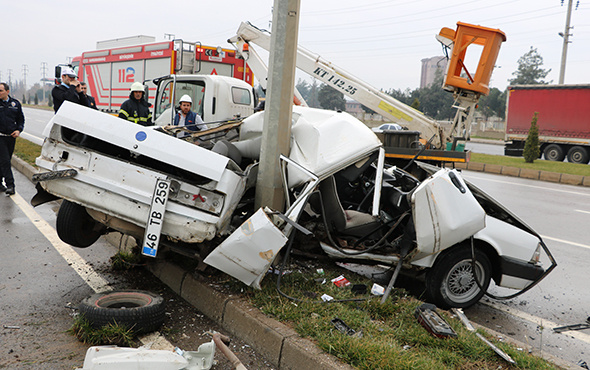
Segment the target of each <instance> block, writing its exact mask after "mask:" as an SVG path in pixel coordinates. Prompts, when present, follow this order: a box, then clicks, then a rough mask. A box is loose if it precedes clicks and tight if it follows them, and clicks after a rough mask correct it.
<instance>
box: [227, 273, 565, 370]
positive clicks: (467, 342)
mask: <svg viewBox="0 0 590 370" xmlns="http://www.w3.org/2000/svg"><path fill="white" fill-rule="evenodd" d="M324 270H325V271H326V272H325V275H318V274H317V273H315V271H313V269H305V268H299V269H296V270H295V269H294V271H293V272H292V273H291V274H288V275H285V276H284V277H283V282H282V286H281V289H282V290H283V292H284V293H285V294H286V295H289V296H292V297H295V298H297V299H299V301H291V300H289V299H287V298H285V297H283V296H281V295H279V294H278V293H277V291H276V282H275V279H276V275H271V276H267V277H266V279H265V280H263V284H262V287H263V289H262V290H261V291H258V290H254V289H247V290H246V295H247V297H248V299H249V300H250V302H251V303H252V304H253V305H255V306H256V307H258V308H259V309H260V310H261V311H262V312H264V313H265V314H266V315H269V316H271V317H274V318H276V319H277V320H279V321H281V322H283V323H287V324H288V325H289V326H291V327H292V328H293V329H294V330H296V331H297V333H298V334H300V335H301V336H303V337H306V338H309V339H312V340H313V341H315V342H316V344H317V345H318V346H319V347H320V348H321V349H322V350H324V351H325V352H326V353H330V354H332V355H334V356H336V357H338V358H339V359H341V360H342V361H344V362H346V363H348V364H350V365H352V366H353V367H355V368H357V369H367V370H368V369H498V368H503V369H510V368H526V369H554V368H556V367H555V366H553V365H552V364H550V363H548V362H546V361H544V360H543V359H541V358H538V357H535V356H532V355H530V354H528V353H526V351H522V350H520V351H519V350H517V349H516V348H515V347H514V346H511V345H509V344H506V343H502V342H498V341H496V340H495V339H494V338H493V337H489V335H487V334H486V333H485V332H484V331H480V333H481V334H482V335H484V336H487V337H488V339H489V340H491V341H492V342H494V344H495V345H497V346H498V347H499V348H501V349H502V350H503V351H505V352H506V353H508V354H509V355H510V356H511V357H512V358H513V359H514V360H515V361H516V362H517V364H518V366H516V367H511V366H510V365H509V364H508V363H506V362H505V361H504V360H502V359H501V358H500V357H498V356H497V355H496V354H495V353H494V352H493V351H492V349H491V348H489V347H488V346H487V345H485V344H484V343H483V342H482V341H481V340H479V339H478V338H477V337H476V336H475V334H474V333H472V332H469V331H467V330H466V329H465V328H464V326H463V324H462V323H461V322H460V321H459V320H458V319H457V318H454V317H452V316H451V315H450V314H449V313H448V312H446V311H440V310H439V313H440V314H441V315H442V316H443V317H444V318H445V320H446V321H447V322H448V323H449V325H450V326H451V327H452V328H453V329H454V330H455V332H457V334H458V337H457V338H451V339H440V338H436V337H434V336H433V335H431V334H430V333H429V332H428V331H426V329H424V328H423V327H422V326H421V325H420V323H419V322H418V321H417V319H416V318H415V317H414V311H415V309H416V307H418V306H419V305H420V304H421V303H422V302H421V301H419V300H417V299H416V298H413V297H410V296H408V295H407V294H406V292H405V291H404V290H402V289H394V290H393V293H392V295H391V296H390V297H391V298H390V299H389V301H388V302H386V303H385V304H383V305H382V304H381V303H380V300H381V298H380V297H374V296H370V295H368V294H365V295H362V296H355V295H353V293H352V292H351V290H350V288H349V287H348V288H347V287H344V288H338V287H336V286H335V285H334V284H332V283H330V279H332V278H335V277H336V276H338V275H340V274H341V273H342V271H340V270H337V269H330V268H328V269H327V268H324ZM345 274H346V277H347V278H348V279H349V280H350V281H351V283H352V284H365V285H367V287H368V289H370V287H371V284H372V283H371V281H369V280H367V279H365V278H363V277H360V276H356V275H354V274H352V273H351V272H345ZM323 278H325V279H326V281H327V282H326V283H325V284H322V283H321V282H318V281H316V279H323ZM230 285H231V284H230ZM234 289H236V290H237V289H240V290H241V289H244V288H243V285H241V286H238V285H235V286H234ZM322 294H328V295H330V296H332V297H334V298H335V299H351V298H364V299H365V300H363V301H357V302H341V303H323V302H321V301H320V299H319V297H320V296H321V295H322ZM336 317H337V318H340V319H341V320H343V321H344V322H345V323H346V324H347V325H348V326H349V327H350V328H352V329H354V330H355V331H356V335H353V336H350V335H346V334H343V333H341V332H340V331H338V330H337V329H336V328H335V327H334V325H333V324H332V323H331V320H332V319H334V318H336ZM359 333H362V335H359Z"/></svg>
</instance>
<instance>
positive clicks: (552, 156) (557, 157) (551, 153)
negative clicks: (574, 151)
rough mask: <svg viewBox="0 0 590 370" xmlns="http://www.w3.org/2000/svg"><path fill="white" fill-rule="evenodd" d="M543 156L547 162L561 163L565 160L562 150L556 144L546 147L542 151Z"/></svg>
mask: <svg viewBox="0 0 590 370" xmlns="http://www.w3.org/2000/svg"><path fill="white" fill-rule="evenodd" d="M543 154H544V155H545V159H546V160H548V161H556V162H561V161H563V159H564V158H565V153H564V152H563V149H562V148H561V146H559V145H557V144H550V145H547V147H546V148H545V150H543Z"/></svg>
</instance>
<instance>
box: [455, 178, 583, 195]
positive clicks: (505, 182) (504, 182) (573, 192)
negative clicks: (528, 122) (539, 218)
mask: <svg viewBox="0 0 590 370" xmlns="http://www.w3.org/2000/svg"><path fill="white" fill-rule="evenodd" d="M465 178H467V180H469V178H474V179H479V180H484V181H490V182H498V183H501V184H510V185H517V186H524V187H527V188H534V189H542V190H551V191H556V192H559V193H568V194H575V195H584V196H587V197H590V193H581V192H578V191H569V190H562V189H552V188H549V187H547V186H538V185H527V184H519V183H517V182H513V181H503V180H494V179H489V178H485V177H479V176H472V175H471V174H468V175H467V176H465ZM525 180H532V179H525ZM559 185H567V184H559Z"/></svg>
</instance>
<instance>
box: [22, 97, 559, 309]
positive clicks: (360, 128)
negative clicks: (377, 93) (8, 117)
mask: <svg viewBox="0 0 590 370" xmlns="http://www.w3.org/2000/svg"><path fill="white" fill-rule="evenodd" d="M263 117H264V113H263V112H261V113H257V114H254V115H252V116H249V117H248V118H245V119H239V120H232V121H227V122H222V123H218V124H215V125H210V127H209V129H208V130H206V131H201V132H197V133H194V134H191V135H189V136H186V137H184V138H183V139H179V138H177V137H176V132H175V130H177V128H174V127H168V126H164V127H142V126H138V125H134V124H132V123H128V122H126V121H123V120H120V119H118V118H115V117H112V116H109V115H107V114H104V113H101V112H96V111H93V110H90V109H87V108H85V107H80V106H77V105H74V104H69V103H65V104H64V106H63V107H62V108H61V109H60V110H59V112H58V113H57V114H56V115H55V116H54V118H53V119H52V120H51V121H50V122H49V124H48V125H47V128H46V132H45V135H46V137H47V139H46V140H45V143H44V145H43V148H42V153H41V156H40V157H39V158H38V159H37V165H38V166H39V167H41V168H42V169H43V171H44V172H42V173H40V174H38V175H36V178H35V179H36V180H37V181H38V182H39V185H40V186H39V187H38V188H39V193H38V194H37V196H35V198H33V201H32V203H33V204H35V205H37V204H40V203H42V202H44V201H45V200H47V199H50V198H49V197H48V195H51V196H53V197H57V198H62V199H63V200H64V201H63V202H62V205H61V208H60V211H59V214H58V217H57V225H56V226H57V227H56V228H57V231H58V234H59V236H60V238H61V239H62V240H63V241H64V242H66V243H69V244H71V245H73V246H76V247H88V246H90V245H91V244H93V243H94V242H95V241H96V240H97V239H98V237H99V236H100V235H101V234H104V233H107V232H110V231H119V232H122V233H124V234H128V235H131V236H133V237H135V238H136V239H137V240H138V243H139V244H141V245H142V249H143V251H144V254H146V255H149V256H155V255H156V254H157V248H158V247H167V248H171V249H176V250H178V251H182V253H185V254H189V255H191V256H194V257H195V258H198V259H200V260H202V261H204V262H205V263H206V264H208V265H211V266H213V267H215V268H217V269H219V270H222V271H224V272H225V273H227V274H229V275H232V276H234V277H236V278H237V279H239V280H241V281H243V282H244V283H245V284H248V285H251V286H254V287H259V284H260V281H261V280H262V278H263V277H264V276H265V274H266V272H267V271H268V269H269V267H270V266H271V264H272V263H273V262H274V260H275V259H276V256H277V255H278V254H279V252H280V251H281V249H283V248H284V246H285V245H286V244H287V242H288V241H289V239H290V238H293V237H294V236H295V235H296V234H299V233H304V234H308V235H309V236H308V237H307V238H306V239H305V240H306V242H305V243H299V245H297V244H296V247H297V248H304V249H306V251H307V252H309V253H321V254H327V255H328V256H330V257H331V258H333V259H335V260H339V261H355V262H357V263H361V264H381V265H389V266H394V265H399V266H402V265H403V267H404V270H406V271H413V272H414V274H420V275H422V276H424V278H425V281H426V289H427V291H428V293H429V295H430V298H431V299H432V300H433V301H434V302H435V303H437V304H438V305H439V306H441V307H467V306H470V305H473V304H474V303H476V302H477V301H478V300H479V299H480V298H481V297H482V296H483V294H484V293H485V291H486V290H487V288H488V286H489V284H490V281H491V280H492V279H493V280H494V282H495V283H496V284H497V285H499V286H504V287H508V288H513V289H520V290H528V289H530V288H531V287H532V286H534V285H535V284H537V283H538V282H539V281H540V280H541V279H543V278H544V277H545V276H546V275H547V274H548V273H549V272H550V271H551V270H552V269H553V268H554V267H555V261H554V259H553V257H552V256H551V253H550V252H549V250H548V248H547V247H546V245H545V244H544V242H543V240H542V239H541V237H540V236H539V235H538V234H537V233H536V232H535V231H534V230H532V229H531V228H530V227H528V226H527V225H526V224H525V223H524V222H522V221H521V220H519V219H518V218H517V217H516V216H514V215H513V214H511V213H510V212H509V211H508V210H507V209H505V208H504V207H503V206H502V205H500V204H499V203H497V202H496V201H495V200H493V199H492V198H490V197H489V196H488V195H487V194H485V193H484V192H483V191H481V190H480V189H478V188H476V187H475V186H473V185H471V184H469V183H467V182H465V181H464V180H463V178H462V176H461V174H460V172H458V171H457V170H450V169H444V168H443V169H441V168H438V167H434V166H430V165H427V164H422V163H410V164H409V167H408V168H407V169H400V168H397V167H395V166H389V165H386V164H385V161H384V150H383V148H382V145H381V143H380V141H379V140H378V138H377V137H376V136H375V135H374V133H373V132H372V131H371V130H370V129H369V128H367V127H366V126H365V125H364V124H363V123H362V122H360V121H358V120H356V119H355V118H353V117H352V116H350V115H348V114H346V113H340V112H334V111H325V110H319V109H312V108H302V107H294V110H293V122H292V129H291V133H292V138H291V152H290V154H289V156H288V157H286V156H285V157H281V161H282V173H283V181H284V189H285V192H286V198H287V207H286V208H287V210H286V211H285V212H284V214H283V213H280V212H276V211H273V210H270V209H268V208H264V209H258V210H256V209H254V202H253V194H254V186H255V183H256V177H257V165H258V157H259V152H260V141H261V136H262V125H263ZM543 253H544V254H545V255H547V256H548V258H549V260H550V262H551V266H550V267H548V268H547V269H545V268H543V267H542V265H541V262H540V259H541V255H542V254H543ZM473 271H475V272H476V273H475V275H474V274H473Z"/></svg>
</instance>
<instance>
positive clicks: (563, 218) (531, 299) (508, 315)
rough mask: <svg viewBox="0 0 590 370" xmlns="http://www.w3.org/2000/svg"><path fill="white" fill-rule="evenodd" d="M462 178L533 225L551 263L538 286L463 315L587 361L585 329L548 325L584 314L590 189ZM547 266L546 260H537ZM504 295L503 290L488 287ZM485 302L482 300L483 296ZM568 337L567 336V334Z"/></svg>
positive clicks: (473, 175) (588, 306) (588, 294)
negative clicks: (553, 263)
mask: <svg viewBox="0 0 590 370" xmlns="http://www.w3.org/2000/svg"><path fill="white" fill-rule="evenodd" d="M463 173H464V177H465V178H466V179H467V180H469V181H471V182H472V183H474V184H475V185H477V186H478V187H480V188H481V189H482V190H484V191H486V192H487V193H488V194H490V195H492V196H493V197H494V198H496V199H497V200H498V201H500V202H501V203H502V204H503V205H505V206H506V207H507V208H508V209H510V210H511V211H512V212H514V213H515V214H516V215H517V216H519V217H520V218H521V219H522V220H524V221H525V222H526V223H527V224H528V225H529V226H531V227H532V228H533V229H534V230H536V231H537V232H538V233H539V234H540V235H541V236H542V237H543V240H544V241H545V243H546V244H547V245H548V247H549V249H550V250H551V252H552V254H553V255H554V257H555V259H556V260H557V263H558V266H557V268H556V269H555V270H554V271H553V272H552V273H551V274H550V275H549V276H548V277H547V278H546V279H545V280H544V281H542V282H541V283H540V284H539V285H538V286H536V287H535V288H533V289H532V290H531V291H529V292H527V293H525V294H524V295H522V296H519V297H517V298H514V299H511V300H508V301H495V300H487V301H488V302H490V304H491V305H492V306H493V307H494V309H490V307H489V305H488V306H486V305H477V306H475V307H474V308H471V309H469V310H467V311H466V313H467V315H468V316H469V317H470V318H471V319H473V320H475V321H476V322H479V323H481V324H483V325H486V326H489V327H490V328H491V329H494V330H497V331H500V332H502V333H504V334H505V335H508V336H511V337H514V338H516V339H518V340H519V341H521V342H524V343H528V344H529V345H531V346H532V347H533V348H535V349H536V350H542V351H544V352H548V353H551V354H553V355H555V356H557V357H559V358H562V359H564V360H566V361H570V362H572V361H573V362H578V361H579V360H585V361H586V362H590V330H585V331H578V332H567V333H563V334H557V333H553V331H552V328H553V327H556V326H563V325H569V324H577V323H583V322H585V320H586V318H588V316H590V291H589V290H588V287H587V284H588V280H586V279H587V277H588V273H587V270H588V266H587V264H588V262H589V261H590V243H589V242H588V241H589V238H588V227H587V225H588V222H589V221H590V188H587V187H580V186H570V185H562V184H555V183H547V182H541V181H535V180H527V179H522V178H514V177H505V176H499V175H492V174H486V173H479V172H470V171H463ZM543 261H544V262H545V263H546V264H547V265H548V260H547V259H546V258H545V259H544V260H543ZM491 292H492V293H493V294H500V295H506V294H507V293H511V292H512V291H511V290H508V289H499V288H495V289H491ZM484 301H485V300H484ZM572 336H573V337H572Z"/></svg>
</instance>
